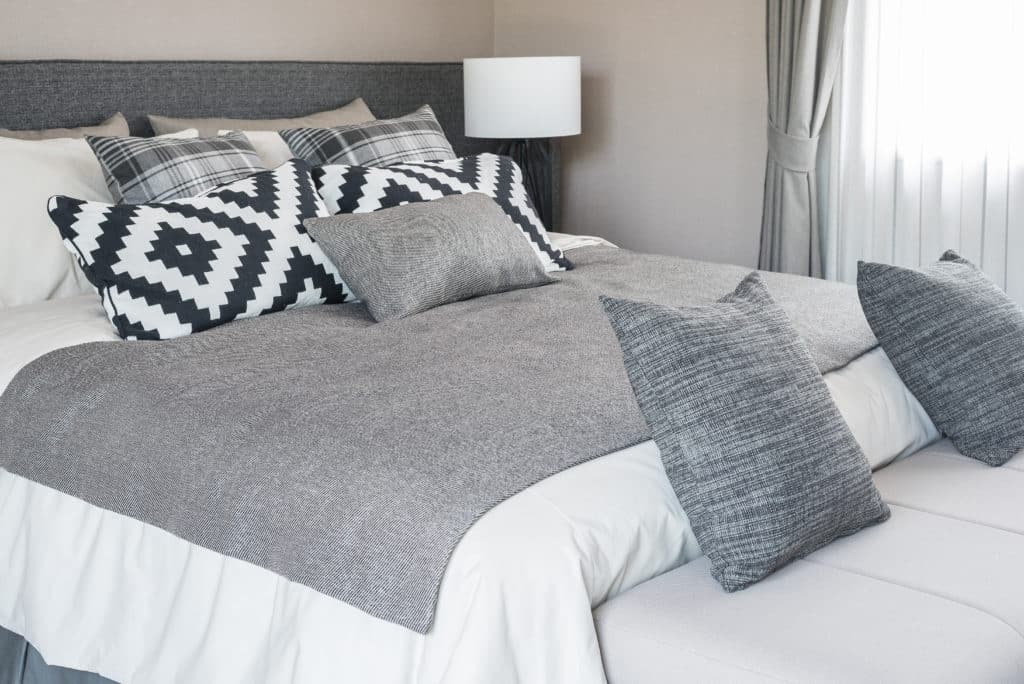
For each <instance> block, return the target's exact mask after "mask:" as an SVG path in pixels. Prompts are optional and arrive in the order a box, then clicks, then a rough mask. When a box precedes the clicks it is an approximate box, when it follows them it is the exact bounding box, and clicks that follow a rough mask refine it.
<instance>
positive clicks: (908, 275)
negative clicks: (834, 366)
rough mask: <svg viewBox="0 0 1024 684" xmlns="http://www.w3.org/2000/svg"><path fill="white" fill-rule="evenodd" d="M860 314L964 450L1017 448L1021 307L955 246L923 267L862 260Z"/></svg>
mask: <svg viewBox="0 0 1024 684" xmlns="http://www.w3.org/2000/svg"><path fill="white" fill-rule="evenodd" d="M857 291H858V293H859V294H860V301H861V305H862V306H863V307H864V315H865V316H866V317H867V319H868V323H870V324H871V328H872V330H874V332H875V336H876V337H877V338H878V340H879V342H881V344H882V348H883V349H884V350H885V353H886V354H888V355H889V358H890V359H891V360H892V364H893V366H895V367H896V370H897V371H898V372H899V374H900V377H901V378H903V382H905V383H906V384H907V387H909V388H910V391H911V392H913V393H914V395H915V396H916V397H917V399H918V401H920V402H921V405H922V406H923V407H924V409H925V410H926V411H927V412H928V415H929V416H931V419H932V421H933V422H934V423H935V425H936V427H938V428H939V429H940V430H942V432H944V433H945V434H946V435H948V436H949V437H950V438H951V439H952V440H953V444H955V445H956V447H957V449H959V450H960V452H961V453H962V454H964V455H966V456H970V457H972V458H976V459H978V460H979V461H983V462H985V463H988V464H989V465H994V466H998V465H1002V464H1004V463H1006V462H1007V461H1008V460H1010V459H1011V458H1013V456H1014V455H1015V454H1016V453H1017V452H1019V451H1020V450H1021V449H1024V310H1022V309H1021V307H1020V306H1019V305H1017V304H1016V303H1015V302H1014V301H1013V300H1012V299H1010V298H1009V297H1008V296H1007V295H1006V293H1004V292H1003V291H1002V290H1000V289H999V287H998V286H997V285H996V284H995V283H993V282H992V281H991V280H989V278H988V277H987V276H986V275H985V274H984V273H982V272H981V271H980V270H979V269H978V268H977V267H976V266H975V265H974V264H972V263H971V262H969V261H967V260H966V259H963V258H961V257H960V256H959V255H958V254H956V252H952V251H950V252H946V253H945V254H944V255H943V256H942V259H941V261H939V262H938V263H935V264H932V265H930V266H928V267H926V268H924V269H922V270H913V269H909V268H900V267H897V266H887V265H885V264H872V263H865V262H861V263H860V264H859V267H858V269H857Z"/></svg>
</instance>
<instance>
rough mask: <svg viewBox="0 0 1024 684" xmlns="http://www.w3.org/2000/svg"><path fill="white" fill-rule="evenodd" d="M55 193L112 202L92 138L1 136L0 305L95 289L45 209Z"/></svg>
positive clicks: (191, 135)
mask: <svg viewBox="0 0 1024 684" xmlns="http://www.w3.org/2000/svg"><path fill="white" fill-rule="evenodd" d="M196 135H197V132H196V130H195V129H191V130H188V131H182V132H180V133H175V134H173V135H171V136H166V137H175V138H194V137H196ZM53 195H67V196H69V197H75V198H77V199H82V200H89V201H93V202H107V203H112V202H113V200H112V199H111V197H110V191H109V190H107V184H106V182H105V181H104V180H103V171H102V169H101V168H100V164H99V162H98V161H97V160H96V155H95V154H93V152H92V149H91V148H90V147H89V144H88V143H86V142H85V140H75V139H71V138H58V139H53V140H15V139H11V138H0V308H6V307H11V306H20V305H22V304H32V303H34V302H41V301H44V300H46V299H57V298H60V297H70V296H73V295H78V294H85V293H89V292H93V291H94V290H93V288H92V286H91V285H90V284H89V282H88V281H87V280H86V279H85V275H83V274H82V272H81V270H80V269H79V268H78V265H77V263H76V262H75V259H74V258H73V257H72V256H71V255H70V254H69V253H68V250H67V248H65V247H64V245H63V244H61V239H60V234H59V233H58V232H57V228H56V226H54V225H53V222H52V221H50V216H49V215H48V214H47V213H46V206H47V202H48V201H49V199H50V197H52V196H53Z"/></svg>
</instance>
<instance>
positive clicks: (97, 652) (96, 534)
mask: <svg viewBox="0 0 1024 684" xmlns="http://www.w3.org/2000/svg"><path fill="white" fill-rule="evenodd" d="M109 339H115V338H114V335H113V331H112V329H111V328H110V325H109V323H108V322H107V321H106V319H105V317H104V316H103V312H102V309H101V308H100V306H99V303H98V301H96V300H95V298H93V297H76V298H72V299H66V300H59V301H53V302H45V303H43V304H39V305H32V306H29V307H22V308H19V309H9V310H6V311H0V391H2V389H3V388H4V387H6V384H7V383H8V382H9V380H10V379H11V378H12V377H13V376H14V374H15V373H16V372H17V370H18V369H20V368H21V367H22V366H23V365H25V364H26V363H28V362H30V361H31V360H32V359H34V358H36V357H38V356H40V355H42V354H44V353H46V352H47V351H51V350H53V349H56V348H59V347H63V346H69V345H72V344H79V343H82V342H87V341H93V340H109ZM826 381H827V382H828V385H829V388H830V390H831V391H832V394H833V396H834V398H835V399H836V402H837V404H838V405H839V407H840V410H841V411H842V413H843V415H844V417H845V418H846V419H847V422H848V423H849V424H850V426H851V429H852V430H853V432H854V434H855V436H856V437H857V438H858V440H859V441H860V443H861V445H862V446H863V447H864V449H865V452H866V453H867V454H868V457H869V459H870V460H871V461H872V463H873V464H874V465H875V466H878V465H882V464H884V463H886V462H888V461H891V460H892V459H894V458H897V457H899V456H901V455H904V454H907V453H911V452H913V451H915V450H917V449H918V448H920V447H921V446H924V445H925V444H927V443H928V442H930V441H932V440H934V439H935V438H936V437H937V435H936V434H935V430H934V427H932V425H931V423H930V422H929V421H928V419H927V416H926V415H925V414H924V412H923V410H922V409H921V407H920V405H919V404H918V403H917V401H916V400H914V398H913V397H912V396H911V395H910V394H909V393H908V392H907V390H906V389H905V388H904V386H903V384H902V383H901V382H900V380H899V378H898V376H897V375H896V373H895V371H894V370H893V369H892V366H891V364H889V362H888V359H887V358H886V357H885V355H884V354H883V353H882V352H881V351H879V350H875V351H873V352H871V353H869V354H867V355H865V356H864V357H862V358H860V359H858V360H857V361H855V362H853V363H852V364H850V365H849V366H847V367H845V368H843V369H841V370H839V371H835V372H833V373H830V374H829V375H828V376H826ZM699 555H700V550H699V548H698V546H697V543H696V541H695V539H694V537H693V534H692V531H691V530H690V527H689V524H688V521H687V518H686V515H685V513H684V512H683V511H682V509H681V508H680V506H679V503H678V501H677V500H676V497H675V495H674V494H673V492H672V489H671V486H670V485H669V483H668V480H667V479H666V476H665V472H664V469H663V468H662V465H661V460H660V456H659V454H658V450H657V447H656V446H655V445H654V444H653V442H645V443H643V444H640V445H637V446H635V447H632V448H630V449H625V450H623V451H619V452H616V453H613V454H610V455H607V456H604V457H602V458H599V459H596V460H593V461H590V462H588V463H585V464H583V465H580V466H577V467H575V468H572V469H570V470H567V471H565V472H563V473H560V474H558V475H555V476H553V477H550V478H548V479H547V480H544V481H543V482H540V483H538V484H536V485H534V486H532V487H530V488H529V489H527V490H526V491H524V492H522V493H520V494H518V495H516V496H514V497H512V498H510V499H508V500H507V501H505V502H504V503H502V504H500V505H499V506H497V507H495V508H494V509H493V510H491V511H490V512H489V513H487V514H486V515H485V516H483V518H481V519H480V521H478V522H477V523H476V525H474V526H473V527H472V528H471V529H470V531H469V532H468V533H467V534H466V536H465V537H464V538H463V540H462V541H461V543H460V544H459V545H458V547H457V548H456V550H455V553H454V554H453V556H452V559H451V562H450V564H449V566H448V569H447V571H446V574H445V576H444V580H443V582H442V584H441V590H440V595H439V598H438V604H437V613H436V618H435V622H434V625H433V627H432V629H431V630H430V632H429V633H428V634H427V635H425V636H424V635H420V634H416V633H414V632H411V631H409V630H407V629H405V628H403V627H399V626H396V625H393V624H390V623H387V622H384V621H381V620H379V619H376V618H372V617H370V616H368V615H366V614H364V613H362V612H360V611H358V610H356V609H354V608H351V607H349V606H347V605H346V604H343V603H341V602H339V601H336V600H334V599H330V598H327V597H326V596H324V595H322V594H318V593H317V592H315V591H313V590H311V589H307V588H306V587H303V586H301V585H298V584H295V583H292V582H289V581H287V580H285V579H283V578H282V577H280V576H278V575H275V574H273V573H271V572H269V571H267V570H264V569H262V568H259V567H256V566H253V565H251V564H249V563H245V562H242V561H238V560H235V559H231V558H227V557H225V556H222V555H220V554H218V553H215V552H213V551H209V550H206V549H203V548H201V547H198V546H195V545H193V544H190V543H188V542H185V541H183V540H181V539H179V538H177V537H175V536H173V535H171V534H169V533H167V532H164V531H162V530H160V529H158V528H155V527H152V526H149V525H146V524H143V523H140V522H138V521H135V520H133V519H130V518H126V517H124V516H121V515H118V514H114V513H111V512H108V511H104V510H102V509H99V508H96V507H95V506H92V505H90V504H87V503H85V502H83V501H81V500H78V499H75V498H73V497H70V496H68V495H65V494H61V493H59V492H56V491H54V490H51V489H48V488H46V487H43V486H41V485H37V484H34V483H32V482H30V481H27V480H25V479H23V478H21V477H18V476H15V475H12V474H10V473H7V472H6V471H3V470H0V625H2V626H3V627H5V628H7V629H9V630H12V631H14V632H17V633H19V634H22V635H24V636H25V637H26V638H27V639H28V640H29V641H30V642H31V643H32V644H33V645H34V646H35V647H36V648H38V649H39V651H40V652H41V653H42V655H43V657H44V658H45V659H46V660H47V662H49V663H50V664H55V665H63V666H66V667H71V668H75V669H79V670H87V671H93V672H99V673H100V674H102V675H104V676H106V677H109V678H111V679H113V680H115V681H118V682H123V683H124V684H127V683H129V682H154V683H156V682H218V683H228V682H264V681H265V682H302V683H303V684H305V683H314V682H417V683H423V684H428V683H430V684H433V683H440V682H445V683H463V682H465V683H467V684H469V683H473V684H477V683H480V682H488V683H492V682H493V683H501V682H509V683H512V682H529V683H531V684H533V683H543V682H553V683H556V682H557V683H560V684H562V683H571V682H585V683H591V682H593V683H600V682H603V681H604V672H603V669H602V666H601V655H600V651H599V647H598V643H597V637H596V633H595V631H594V625H593V621H592V618H591V610H592V609H593V608H594V607H595V606H597V605H599V604H600V603H602V602H603V601H605V600H606V599H608V598H610V597H612V596H615V595H617V594H619V593H620V592H622V591H625V590H627V589H629V588H630V587H632V586H635V585H636V584H638V583H640V582H643V581H645V580H647V579H650V578H651V577H654V576H655V575H658V574H660V573H662V572H665V571H667V570H669V569H671V568H673V567H676V566H678V565H680V564H682V563H685V562H688V561H690V560H692V559H694V558H696V557H698V556H699Z"/></svg>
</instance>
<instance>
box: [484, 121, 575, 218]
mask: <svg viewBox="0 0 1024 684" xmlns="http://www.w3.org/2000/svg"><path fill="white" fill-rule="evenodd" d="M498 154H502V155H505V156H506V157H511V158H512V160H513V161H515V163H516V164H518V165H519V168H520V169H522V170H523V184H524V185H525V186H526V192H527V193H529V195H530V199H531V200H533V205H534V206H535V207H536V208H537V214H538V215H539V216H540V220H541V221H542V222H543V223H544V227H545V228H547V229H548V230H558V226H559V223H560V219H561V217H560V216H559V215H558V214H559V212H558V204H559V202H558V198H557V197H556V196H555V185H554V177H555V174H556V173H557V172H558V149H557V147H556V145H555V143H553V142H552V141H551V140H546V139H533V140H507V141H503V142H502V143H501V145H500V146H499V147H498Z"/></svg>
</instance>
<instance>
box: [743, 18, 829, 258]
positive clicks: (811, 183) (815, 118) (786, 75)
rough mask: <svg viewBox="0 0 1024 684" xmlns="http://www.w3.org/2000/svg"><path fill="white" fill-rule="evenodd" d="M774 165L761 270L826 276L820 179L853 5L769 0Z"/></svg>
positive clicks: (768, 177) (767, 184)
mask: <svg viewBox="0 0 1024 684" xmlns="http://www.w3.org/2000/svg"><path fill="white" fill-rule="evenodd" d="M767 7H768V21H767V48H768V160H767V165H766V169H765V180H764V213H763V216H762V219H761V254H760V259H759V264H758V265H759V267H760V268H762V269H766V270H771V271H785V272H788V273H797V274H801V275H810V276H816V277H820V276H821V275H822V247H821V234H820V219H819V215H818V214H819V210H818V188H817V177H816V174H815V167H816V159H817V152H818V136H819V134H820V133H821V128H822V124H823V122H824V120H825V114H826V112H827V111H828V106H829V100H830V99H831V97H832V87H833V84H834V82H835V77H836V72H837V70H838V68H839V63H840V56H841V48H842V40H843V33H844V31H843V28H844V23H845V20H846V11H847V0H767Z"/></svg>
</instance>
